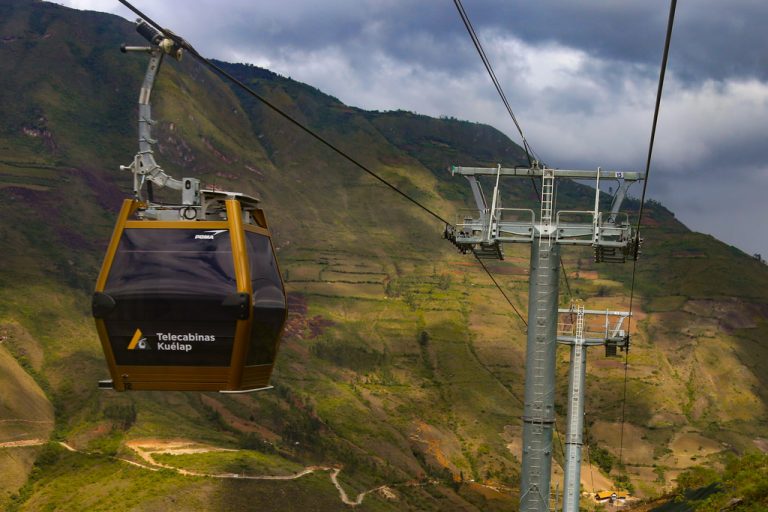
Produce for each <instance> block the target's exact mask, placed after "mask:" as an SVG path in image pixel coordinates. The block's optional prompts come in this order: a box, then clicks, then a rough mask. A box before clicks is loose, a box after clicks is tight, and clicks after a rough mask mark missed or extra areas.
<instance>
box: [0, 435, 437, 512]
mask: <svg viewBox="0 0 768 512" xmlns="http://www.w3.org/2000/svg"><path fill="white" fill-rule="evenodd" d="M47 442H48V441H47V440H45V439H25V440H20V441H6V442H0V448H24V447H30V446H42V445H44V444H46V443H47ZM58 444H59V445H61V446H62V447H63V448H64V449H66V450H67V451H70V452H76V453H81V454H84V455H93V454H92V453H91V452H87V451H83V450H78V449H77V448H74V447H72V446H71V445H69V444H67V443H65V442H63V441H59V442H58ZM126 446H127V447H128V448H130V449H131V450H133V452H135V453H136V455H137V456H138V457H139V458H140V459H141V460H143V461H144V462H145V463H140V462H136V461H133V460H130V459H125V458H122V457H114V459H115V460H119V461H121V462H125V463H126V464H130V465H132V466H135V467H138V468H141V469H146V470H148V471H160V470H161V469H168V470H171V471H175V472H176V473H178V474H180V475H184V476H197V477H207V478H221V479H233V480H297V479H299V478H302V477H304V476H307V475H311V474H312V473H315V472H317V471H327V472H328V473H329V477H330V480H331V483H332V484H333V486H334V487H336V490H337V491H338V492H339V499H340V500H341V502H342V503H344V504H345V505H349V506H352V507H356V506H358V505H361V504H362V503H363V500H364V499H365V497H366V496H367V495H369V494H371V493H374V492H379V493H380V494H381V495H382V496H383V497H384V498H385V499H388V500H397V494H395V493H394V492H393V490H392V487H393V486H389V485H380V486H378V487H374V488H373V489H369V490H367V491H363V492H361V493H359V494H358V495H357V496H356V497H355V498H354V499H352V498H350V497H349V495H348V494H347V492H346V491H345V490H344V488H343V487H342V485H341V483H340V482H339V473H341V468H340V467H334V466H307V467H306V468H304V469H303V470H301V471H299V472H298V473H294V474H292V475H242V474H237V473H204V472H199V471H190V470H188V469H183V468H178V467H175V466H171V465H169V464H163V463H162V462H158V461H156V460H155V458H154V457H153V456H152V455H153V454H158V453H165V454H170V455H182V454H190V453H208V452H237V451H240V450H233V449H228V448H217V447H213V446H203V445H197V444H194V443H188V442H187V443H185V442H179V441H159V440H151V441H147V440H145V441H141V440H136V441H128V442H127V443H126ZM431 483H434V482H431ZM396 485H400V486H409V487H412V486H420V485H423V483H420V482H407V483H404V484H396Z"/></svg>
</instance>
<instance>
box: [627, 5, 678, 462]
mask: <svg viewBox="0 0 768 512" xmlns="http://www.w3.org/2000/svg"><path fill="white" fill-rule="evenodd" d="M676 8H677V0H671V2H670V4H669V20H668V21H667V34H666V38H665V41H664V52H663V54H662V58H661V70H660V72H659V86H658V89H657V90H656V105H655V107H654V110H653V123H652V125H651V139H650V142H649V144H648V157H647V159H646V161H645V180H644V182H643V193H642V195H641V197H640V210H639V212H638V215H637V229H636V230H635V254H634V258H633V260H634V261H633V262H632V285H631V287H630V292H629V314H630V316H629V318H628V319H627V332H628V333H630V334H631V332H632V331H631V327H632V303H633V301H634V298H635V276H636V274H637V256H638V251H639V248H640V225H641V224H640V223H641V221H642V220H643V210H644V207H645V193H646V190H648V177H649V176H650V172H651V157H652V156H653V143H654V141H655V139H656V126H657V124H658V120H659V111H660V109H661V93H662V91H663V90H664V76H665V75H666V71H667V61H668V59H669V47H670V43H671V41H672V27H673V26H674V23H675V9H676ZM628 369H629V347H627V351H626V355H625V356H624V396H623V398H622V401H621V434H620V438H619V464H621V463H622V456H623V454H624V422H625V418H626V405H627V378H628Z"/></svg>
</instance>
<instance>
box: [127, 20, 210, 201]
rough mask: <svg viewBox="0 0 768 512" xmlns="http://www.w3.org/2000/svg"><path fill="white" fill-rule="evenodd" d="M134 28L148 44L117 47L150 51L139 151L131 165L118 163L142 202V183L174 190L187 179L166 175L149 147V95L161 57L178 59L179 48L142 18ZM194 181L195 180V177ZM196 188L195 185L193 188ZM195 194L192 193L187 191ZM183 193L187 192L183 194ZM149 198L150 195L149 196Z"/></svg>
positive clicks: (141, 103)
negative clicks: (128, 175) (166, 56)
mask: <svg viewBox="0 0 768 512" xmlns="http://www.w3.org/2000/svg"><path fill="white" fill-rule="evenodd" d="M136 23H137V24H136V31H137V32H138V33H139V34H141V35H142V36H143V37H144V38H145V39H146V40H147V41H148V42H149V43H150V45H151V46H126V45H123V46H121V48H120V50H121V51H122V52H123V53H126V52H145V53H149V54H150V59H149V64H148V65H147V71H146V73H145V75H144V83H143V84H142V86H141V91H140V93H139V152H138V153H136V156H135V157H134V158H133V162H131V164H130V165H121V166H120V170H122V171H130V172H131V173H132V174H133V194H134V196H135V197H136V199H137V200H138V201H142V202H143V201H144V197H143V194H142V188H143V186H144V185H145V184H149V183H150V182H151V183H154V184H156V185H158V186H160V187H168V188H170V189H173V190H184V189H185V184H186V183H187V182H188V179H185V180H177V179H175V178H173V177H172V176H170V175H168V174H167V173H166V172H165V171H164V170H163V169H162V167H160V165H159V164H158V163H157V161H156V160H155V156H154V151H153V150H152V146H154V145H155V144H156V143H157V141H156V140H155V139H153V138H152V130H151V128H152V125H153V124H154V123H155V121H154V120H153V119H152V106H151V103H150V98H151V96H152V88H153V87H154V84H155V79H156V78H157V73H158V72H159V71H160V65H161V64H162V63H163V57H164V56H165V55H170V56H172V57H173V58H175V59H176V60H181V56H182V49H181V47H180V46H179V45H178V44H177V43H176V42H174V41H173V40H172V39H170V38H168V37H165V36H164V35H163V34H161V33H160V32H159V31H158V30H156V29H155V28H154V27H152V26H151V25H149V24H148V23H147V22H146V21H144V20H141V19H139V20H137V22H136ZM195 181H197V180H195ZM195 188H196V189H198V188H199V182H198V186H197V187H195ZM190 195H192V196H193V195H194V194H190ZM183 196H186V194H183ZM150 200H151V198H150ZM183 202H184V204H194V202H195V201H194V199H193V198H189V199H188V198H187V197H183Z"/></svg>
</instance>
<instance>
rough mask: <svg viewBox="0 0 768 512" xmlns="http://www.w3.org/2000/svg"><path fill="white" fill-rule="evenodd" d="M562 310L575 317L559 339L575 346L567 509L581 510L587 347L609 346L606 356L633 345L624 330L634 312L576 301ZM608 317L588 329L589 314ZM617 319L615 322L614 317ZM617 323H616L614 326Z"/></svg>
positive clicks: (567, 511)
mask: <svg viewBox="0 0 768 512" xmlns="http://www.w3.org/2000/svg"><path fill="white" fill-rule="evenodd" d="M559 312H560V313H561V314H562V313H565V314H567V315H568V316H570V317H571V320H572V321H571V322H568V324H567V328H564V329H558V334H557V342H558V343H562V344H565V345H570V347H571V363H570V369H569V372H568V417H567V419H566V431H565V463H564V467H563V470H564V473H565V478H564V481H563V512H578V511H579V497H580V495H581V492H580V490H581V448H582V446H583V445H584V392H585V382H586V374H587V348H589V347H593V346H598V345H601V346H605V354H606V356H611V355H616V351H617V349H618V348H621V349H622V350H624V349H626V348H627V347H629V335H628V334H627V333H626V332H625V331H624V330H623V329H622V325H623V323H624V319H625V318H627V317H629V316H630V313H628V312H624V311H608V310H605V311H600V310H591V309H584V306H583V305H582V304H575V305H573V306H572V307H571V309H560V310H559ZM587 315H589V316H594V315H599V316H604V317H605V323H604V325H603V326H602V327H603V328H602V329H600V330H599V331H595V330H588V327H587V324H586V321H585V320H586V316H587ZM613 319H615V320H614V322H611V320H613ZM612 323H613V325H611V324H612Z"/></svg>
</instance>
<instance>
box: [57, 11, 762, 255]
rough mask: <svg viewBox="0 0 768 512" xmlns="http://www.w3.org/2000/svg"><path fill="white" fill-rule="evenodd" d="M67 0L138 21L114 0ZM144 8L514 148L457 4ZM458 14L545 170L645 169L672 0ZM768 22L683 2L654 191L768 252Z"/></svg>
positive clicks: (222, 51) (345, 89)
mask: <svg viewBox="0 0 768 512" xmlns="http://www.w3.org/2000/svg"><path fill="white" fill-rule="evenodd" d="M62 1H63V3H66V4H68V5H72V6H75V7H80V8H89V9H105V8H107V9H112V12H119V13H120V14H121V15H124V16H126V17H128V18H133V15H130V14H127V13H126V11H125V10H124V9H122V10H118V9H121V8H119V7H116V4H117V2H114V3H111V2H104V1H103V0H62ZM136 3H137V4H138V6H139V7H140V8H142V9H146V12H147V14H149V15H151V16H152V17H154V18H155V19H156V20H157V21H158V22H161V23H162V24H163V25H166V26H168V27H169V28H172V29H174V30H175V31H177V32H178V33H179V34H181V35H183V36H184V37H186V38H187V39H189V40H190V41H191V42H193V44H194V45H195V46H196V48H197V49H198V50H199V51H200V52H201V53H203V54H204V55H206V56H209V57H215V58H219V59H222V60H227V61H239V62H250V63H253V64H256V65H260V66H264V67H268V68H270V69H272V70H273V71H275V72H278V73H280V74H283V75H286V76H291V77H293V78H295V79H297V80H300V81H303V82H307V83H309V84H311V85H313V86H315V87H318V88H319V89H321V90H323V91H324V92H327V93H329V94H332V95H334V96H336V97H338V98H339V99H340V100H341V101H343V102H345V103H347V104H350V105H354V106H358V107H362V108H367V109H378V110H392V109H405V110H412V111H415V112H419V113H423V114H428V115H432V116H439V115H449V116H455V117H458V118H461V119H468V120H471V121H479V122H484V123H488V124H491V125H493V126H495V127H497V128H499V129H501V130H502V131H504V132H506V133H507V134H508V135H509V136H510V137H511V138H512V139H513V140H515V141H517V142H520V141H519V137H518V134H517V133H516V130H515V128H514V126H513V124H512V123H511V121H510V119H509V117H508V116H507V115H506V112H505V111H504V109H503V107H502V105H501V103H500V101H499V98H498V97H497V95H496V92H495V90H494V89H493V87H492V85H491V84H490V81H489V79H488V76H487V75H486V73H485V70H484V69H483V67H482V64H481V62H480V59H479V58H478V56H477V54H476V52H475V49H474V48H473V46H472V43H471V41H470V40H469V37H468V36H467V33H466V30H465V28H464V26H463V24H462V23H461V20H460V18H459V16H458V14H457V11H456V8H455V6H454V4H453V2H452V1H451V0H440V1H437V0H418V1H413V0H344V1H341V0H326V1H322V2H317V1H311V2H310V1H309V0H284V1H282V2H253V1H251V0H228V1H227V2H219V1H214V0H193V1H192V0H191V1H189V2H185V3H184V4H180V3H179V4H177V3H173V5H172V4H171V3H166V2H162V3H157V2H155V3H149V2H144V1H143V0H136ZM180 5H181V7H180ZM464 7H465V9H466V11H467V13H468V15H469V16H470V18H471V20H472V23H473V24H474V26H475V29H476V30H477V32H478V34H479V36H480V39H481V41H482V43H483V45H484V47H485V49H486V52H487V54H488V56H489V58H490V59H491V62H492V63H493V66H494V68H495V70H496V74H497V75H498V77H499V79H500V81H501V84H502V86H503V88H504V90H505V92H506V94H507V97H508V98H509V100H510V102H511V103H512V106H513V108H514V110H515V113H516V114H517V117H518V119H519V120H520V122H521V123H522V125H523V128H524V130H525V132H526V135H527V139H528V140H529V141H530V142H531V143H532V144H533V146H534V148H535V149H536V151H537V152H538V153H539V154H540V155H541V156H542V157H543V158H544V160H545V161H546V162H547V163H549V164H551V165H555V166H559V167H566V166H567V167H581V168H594V167H596V166H598V165H600V166H603V167H611V168H616V169H625V170H626V169H635V170H642V169H643V167H644V164H645V155H646V151H647V146H648V138H649V134H650V125H651V115H652V112H653V104H654V98H655V94H656V85H657V79H658V72H659V63H660V60H661V52H662V46H663V41H664V34H665V30H666V23H667V15H668V12H669V0H633V1H615V0H580V1H579V2H568V1H563V0H559V1H556V0H538V1H536V2H531V1H525V2H524V1H522V0H464ZM765 20H768V2H765V1H764V0H760V1H749V0H728V1H723V0H696V1H688V2H680V3H679V5H678V9H677V17H676V21H675V31H674V35H673V40H672V48H671V54H670V62H669V69H668V74H667V83H666V86H665V91H664V98H663V101H662V110H661V117H660V120H659V132H658V134H657V143H656V150H655V152H654V160H653V165H652V168H653V169H654V174H653V176H654V178H653V179H652V181H651V187H650V189H651V193H652V197H654V198H656V199H660V200H661V201H662V202H664V203H665V204H667V205H668V206H669V207H670V208H671V209H672V210H674V211H675V212H676V213H677V214H678V217H679V218H681V220H683V222H685V223H686V224H688V225H690V226H691V227H692V228H694V229H698V230H702V231H705V232H710V233H713V234H715V235H716V236H718V237H720V238H723V239H726V240H728V241H730V242H731V243H736V244H737V245H739V246H741V247H744V248H747V247H748V248H749V249H750V250H753V251H754V252H762V253H764V254H768V230H766V229H764V228H762V226H760V227H759V228H758V229H753V230H752V231H751V232H749V233H747V232H746V230H745V229H733V228H732V227H729V226H730V225H732V224H734V222H738V219H740V218H742V216H744V217H745V218H746V217H749V218H754V217H762V218H768V203H765V202H764V201H763V200H762V197H761V196H762V195H764V194H763V190H765V186H766V183H765V182H766V181H768V178H766V176H768V163H767V161H768V146H766V144H765V134H766V133H768V35H767V34H768V32H767V31H765V30H764V28H763V26H762V25H763V24H764V22H765ZM729 201H736V202H738V204H737V205H735V206H732V207H730V209H729V207H728V204H729ZM701 205H708V206H707V207H706V208H702V206H701ZM723 219H728V220H723ZM738 225H739V226H740V227H743V226H744V225H747V223H745V222H738ZM736 234H738V239H734V238H733V237H734V236H736Z"/></svg>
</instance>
